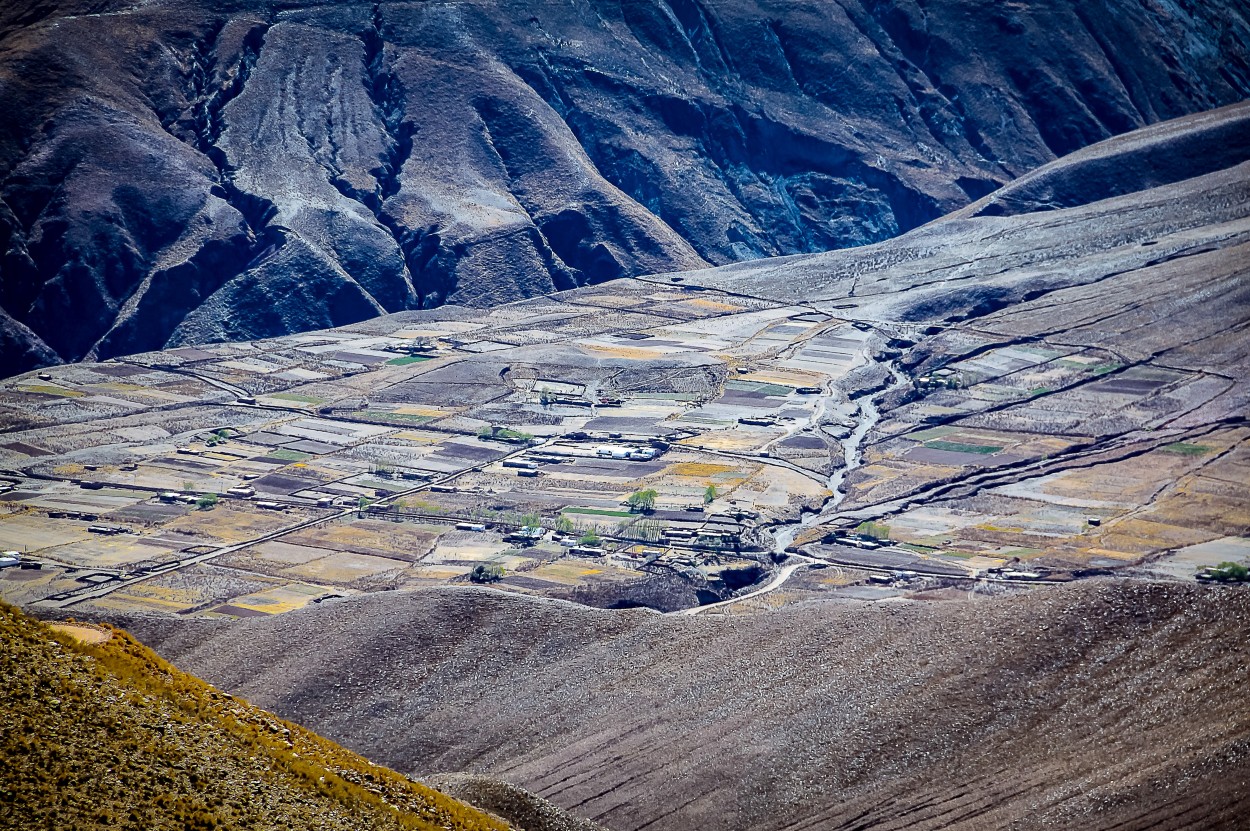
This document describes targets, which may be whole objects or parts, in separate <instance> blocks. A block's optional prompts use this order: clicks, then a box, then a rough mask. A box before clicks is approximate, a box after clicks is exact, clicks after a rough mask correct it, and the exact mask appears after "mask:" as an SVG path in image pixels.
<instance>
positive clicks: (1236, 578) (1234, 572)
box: [1207, 562, 1250, 583]
mask: <svg viewBox="0 0 1250 831" xmlns="http://www.w3.org/2000/svg"><path fill="white" fill-rule="evenodd" d="M1207 573H1208V574H1209V575H1211V579H1212V580H1215V581H1216V582H1218V583H1244V582H1246V580H1247V579H1250V569H1248V568H1246V567H1245V566H1243V565H1242V564H1241V563H1233V562H1223V563H1220V564H1219V565H1218V566H1215V567H1214V568H1212V569H1208V571H1207Z"/></svg>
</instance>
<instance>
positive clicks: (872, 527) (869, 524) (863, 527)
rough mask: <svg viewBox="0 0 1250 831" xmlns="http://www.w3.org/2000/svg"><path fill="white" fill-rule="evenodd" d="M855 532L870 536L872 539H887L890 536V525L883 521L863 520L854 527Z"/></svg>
mask: <svg viewBox="0 0 1250 831" xmlns="http://www.w3.org/2000/svg"><path fill="white" fill-rule="evenodd" d="M855 532H856V533H857V534H860V535H861V536H865V537H872V538H873V539H874V540H888V539H889V538H890V526H888V525H886V524H885V523H884V522H873V521H872V520H865V521H863V522H861V523H860V524H859V525H858V526H857V527H856V528H855Z"/></svg>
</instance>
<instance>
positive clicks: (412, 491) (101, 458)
mask: <svg viewBox="0 0 1250 831" xmlns="http://www.w3.org/2000/svg"><path fill="white" fill-rule="evenodd" d="M784 294H785V292H780V293H779V294H778V296H777V299H769V297H768V296H765V295H761V296H757V297H748V296H745V295H743V294H741V293H738V292H735V293H722V292H720V291H717V290H716V289H715V288H698V287H694V288H692V287H688V286H686V285H684V284H683V285H675V284H673V283H672V282H671V281H666V279H665V278H656V279H655V280H619V281H614V282H612V283H611V284H605V285H603V286H597V287H592V288H585V289H577V290H574V291H569V292H562V293H560V294H557V295H554V296H552V297H547V298H540V299H535V300H530V301H525V302H521V303H516V304H512V305H509V306H502V307H499V308H495V309H490V310H485V311H482V312H480V313H474V314H473V315H466V314H465V313H464V312H463V310H456V309H451V308H445V309H437V310H431V311H426V312H408V313H403V314H400V315H394V316H391V317H382V318H378V319H375V320H370V321H366V322H364V323H360V324H356V325H353V326H346V327H342V328H339V329H334V330H328V331H324V332H311V333H307V334H301V335H294V336H289V337H283V338H276V339H273V340H268V341H258V342H254V343H247V344H240V343H236V344H214V345H207V346H199V347H193V348H182V349H174V350H169V351H166V352H162V353H154V354H150V355H137V356H133V357H130V358H127V359H125V360H119V361H110V362H106V363H103V364H82V365H75V366H65V367H57V368H55V369H52V370H49V371H47V372H44V373H41V374H40V375H39V376H34V375H26V376H19V377H17V378H13V379H10V380H8V381H6V382H4V383H3V384H0V417H3V418H4V419H5V422H6V432H5V434H4V436H3V438H4V441H2V442H0V468H3V471H4V473H3V475H4V476H5V477H6V481H7V483H8V484H7V485H0V489H3V491H4V492H3V493H0V511H4V512H6V513H5V514H4V517H3V519H0V544H2V545H3V546H4V548H5V550H11V551H16V552H19V555H20V556H21V557H23V558H25V559H27V560H28V561H29V563H30V567H29V568H27V569H9V570H7V571H5V572H4V573H3V574H0V596H3V597H5V598H11V599H14V600H18V601H20V602H23V603H27V604H31V603H34V604H36V605H38V604H43V605H45V606H48V607H50V608H57V609H64V608H83V609H91V608H96V609H108V610H110V611H127V610H136V611H137V610H146V611H152V610H159V611H165V612H171V613H176V614H182V615H200V616H235V617H241V616H256V615H269V614H281V613H284V612H287V611H290V610H292V609H297V608H301V607H303V606H305V605H307V604H309V603H317V602H321V601H322V600H324V599H325V598H333V597H337V596H343V595H351V594H357V593H362V592H374V591H395V590H405V589H411V588H419V587H429V586H437V585H443V584H449V583H450V584H461V583H478V584H482V585H489V586H492V587H494V588H496V589H499V590H503V591H512V592H518V593H524V594H540V595H548V596H553V597H565V598H573V599H577V600H579V601H580V602H587V603H592V604H595V605H609V606H612V605H631V604H636V603H641V604H643V605H647V604H651V605H654V606H656V607H657V608H659V607H663V608H664V609H665V610H672V609H673V608H680V607H682V606H692V605H695V604H704V603H706V604H713V605H714V604H716V603H717V602H718V601H720V600H724V599H727V598H735V597H738V596H744V597H745V598H746V599H744V600H742V602H740V603H736V604H735V605H734V606H733V607H732V608H731V609H729V610H728V611H726V612H724V613H736V612H741V611H744V610H761V609H766V608H772V607H774V606H777V605H788V604H791V603H800V602H804V601H806V600H810V599H819V598H824V599H848V600H873V601H885V600H891V599H895V600H897V599H900V598H901V599H907V598H912V597H916V598H919V599H943V598H947V597H948V594H944V593H943V592H947V590H948V589H949V590H950V591H953V592H954V594H953V595H950V596H953V597H962V596H964V594H967V593H969V592H971V593H972V594H978V595H984V594H993V593H995V592H998V591H1006V590H1009V589H1010V585H1009V584H1010V582H1011V581H1010V579H1006V578H1002V577H1001V576H1002V575H1003V574H1007V575H1008V577H1010V575H1012V574H1023V575H1025V576H1024V577H1021V578H1019V579H1021V580H1024V579H1033V580H1037V579H1045V580H1069V579H1080V578H1081V577H1083V576H1088V575H1090V574H1120V575H1132V574H1143V575H1145V574H1154V575H1159V574H1163V575H1168V576H1170V577H1171V578H1173V579H1184V580H1192V579H1194V576H1195V574H1197V572H1198V571H1199V570H1200V569H1202V568H1206V567H1211V566H1216V565H1218V564H1219V563H1221V562H1227V561H1237V562H1240V561H1243V560H1245V559H1246V556H1247V555H1246V553H1245V551H1246V545H1244V544H1243V543H1244V541H1245V540H1246V539H1247V538H1248V535H1250V507H1248V506H1247V497H1246V493H1245V489H1244V487H1243V486H1241V483H1244V482H1245V481H1250V463H1248V462H1247V461H1246V455H1247V453H1248V452H1250V451H1248V450H1247V444H1248V441H1250V439H1248V437H1247V433H1248V431H1246V430H1245V428H1244V427H1238V426H1227V425H1226V424H1225V426H1219V425H1220V424H1224V422H1221V421H1220V419H1221V418H1224V417H1225V416H1224V415H1221V414H1227V413H1229V412H1232V411H1235V410H1236V409H1237V404H1236V402H1237V400H1238V399H1236V398H1235V397H1230V396H1231V395H1232V392H1233V390H1234V387H1235V383H1234V382H1233V381H1232V380H1230V379H1231V378H1233V377H1235V376H1234V373H1233V372H1232V371H1231V370H1229V371H1227V372H1224V373H1223V374H1220V373H1218V372H1214V373H1213V372H1211V371H1207V370H1204V369H1201V368H1199V367H1198V366H1197V365H1196V364H1195V363H1194V361H1193V360H1192V359H1182V358H1176V359H1175V360H1170V361H1168V362H1160V363H1153V362H1152V361H1151V360H1149V359H1147V358H1144V357H1141V354H1142V353H1140V352H1139V351H1138V352H1135V351H1133V350H1131V349H1127V348H1116V349H1112V348H1111V347H1109V346H1108V345H1104V344H1096V343H1094V342H1093V339H1087V340H1086V341H1083V340H1082V338H1080V337H1065V338H1049V337H1048V336H1046V335H1045V333H1039V334H1037V335H1036V336H1034V337H1031V338H1030V339H1029V340H1028V342H1024V343H1021V342H1017V341H1016V340H1015V339H1011V338H1006V337H1004V336H1003V335H1002V334H1000V330H1010V328H1011V326H1009V325H1008V324H1007V323H1005V322H1003V321H999V320H998V318H997V317H996V316H995V315H990V316H989V317H987V318H986V319H985V320H983V321H982V323H983V324H984V325H983V326H981V327H980V328H978V329H976V330H973V329H971V328H968V327H963V326H945V327H943V326H938V327H930V326H925V325H923V324H919V323H910V322H883V319H882V316H880V315H878V316H872V315H868V314H867V313H866V312H865V309H876V308H878V307H877V306H873V305H872V304H873V303H878V304H879V303H881V302H885V301H884V300H873V301H871V302H868V301H866V305H857V304H856V303H848V302H844V301H845V300H846V298H838V297H833V296H831V297H828V298H821V297H817V299H816V300H813V301H812V302H806V301H804V302H801V303H796V302H795V301H794V300H793V299H789V298H786V297H783V296H781V295H784ZM1123 302H1125V303H1127V302H1129V301H1128V298H1127V297H1126V298H1124V300H1123ZM1110 311H1111V312H1112V313H1114V312H1115V309H1114V308H1113V309H1111V310H1110ZM1027 313H1028V304H1024V305H1022V306H1017V307H1014V311H1013V312H1012V314H1013V315H1015V316H1017V317H1016V318H1013V319H1015V320H1017V321H1018V320H1023V319H1025V318H1022V317H1019V316H1021V315H1024V316H1026V317H1027ZM1003 314H1004V315H1006V314H1007V313H1006V312H1003ZM1029 325H1035V324H1029ZM1078 331H1079V327H1078ZM1125 331H1126V332H1127V331H1128V330H1127V329H1126V330H1125ZM1142 337H1143V339H1144V340H1145V339H1148V340H1150V344H1151V349H1152V350H1154V352H1159V350H1163V351H1167V349H1169V348H1179V347H1180V345H1181V344H1180V343H1179V342H1178V343H1175V344H1172V345H1171V346H1169V344H1168V343H1166V342H1164V341H1163V340H1161V338H1162V337H1163V336H1162V335H1161V334H1160V333H1158V332H1155V331H1150V332H1149V334H1148V335H1146V334H1143V335H1142ZM1122 346H1123V344H1122ZM1152 354H1153V353H1152ZM1160 354H1162V353H1160ZM1176 354H1178V355H1179V354H1180V353H1176ZM1220 354H1221V355H1223V356H1224V359H1226V360H1227V361H1228V362H1230V366H1232V365H1237V362H1238V361H1240V360H1241V358H1242V353H1241V352H1238V351H1236V350H1235V349H1232V348H1231V347H1230V348H1228V349H1225V350H1224V351H1223V352H1221V353H1220ZM1135 356H1136V357H1135ZM44 376H47V377H44ZM171 406H176V409H172V410H168V409H166V408H169V407H171ZM1230 408H1231V409H1230ZM92 526H105V529H104V530H103V531H101V530H99V529H97V530H94V531H93V530H91V528H92ZM1221 558H1226V559H1221ZM36 565H37V566H38V568H36V567H35V566H36ZM778 575H780V578H778ZM774 578H777V579H779V580H780V581H781V582H778V583H777V585H773V584H772V583H771V582H770V581H771V580H773V579H774ZM1000 578H1001V579H1000ZM987 580H989V581H990V582H989V583H987V582H986V581H987ZM744 581H745V582H744ZM995 581H997V582H995ZM782 583H784V585H782ZM752 586H754V587H755V588H752ZM757 590H758V594H756V591H757ZM961 593H963V594H961ZM655 598H661V599H660V600H656V599H655ZM718 610H719V607H718Z"/></svg>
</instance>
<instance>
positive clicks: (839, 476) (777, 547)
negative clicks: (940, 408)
mask: <svg viewBox="0 0 1250 831" xmlns="http://www.w3.org/2000/svg"><path fill="white" fill-rule="evenodd" d="M884 366H885V367H886V369H888V370H889V372H890V378H891V382H890V384H889V386H887V387H886V388H885V389H884V390H881V391H880V392H877V393H870V394H867V395H863V396H860V397H859V398H858V399H856V400H855V401H856V404H857V406H858V408H859V411H858V418H857V420H856V421H857V423H856V425H855V429H853V430H852V431H851V432H850V433H849V434H848V435H847V436H846V438H844V439H842V441H841V445H842V459H843V463H842V464H841V465H839V466H838V469H837V470H835V471H834V472H833V473H832V474H831V475H830V476H829V478H828V480H827V482H826V487H827V488H828V489H829V498H828V499H826V500H825V503H824V505H822V506H821V508H820V510H819V511H811V512H808V513H806V514H804V515H803V516H802V518H801V519H800V520H799V521H798V522H787V523H779V524H777V525H775V526H773V527H772V528H770V529H769V530H770V531H771V532H772V535H773V554H774V556H776V557H778V558H783V562H784V565H782V566H781V568H779V569H777V570H776V571H775V572H773V574H772V576H771V577H770V578H769V580H768V582H766V583H765V584H764V585H762V586H760V587H758V588H755V589H752V590H751V591H749V592H746V593H744V594H740V595H738V596H737V597H731V598H729V599H728V600H722V601H720V602H718V603H709V604H707V605H705V606H695V607H694V608H691V609H682V610H681V611H679V612H675V613H674V614H679V615H697V614H702V613H704V612H709V611H716V610H719V609H724V608H725V607H726V606H732V605H733V604H735V603H741V602H743V601H744V600H750V599H752V598H755V597H759V596H760V595H764V594H768V593H769V592H772V591H775V590H776V589H779V588H781V586H783V585H785V583H786V581H787V580H789V579H790V578H791V577H792V576H793V575H794V573H795V572H796V571H798V570H799V569H800V568H802V567H803V566H806V565H810V564H811V563H819V562H823V561H822V560H818V559H816V558H814V557H809V556H808V555H806V554H799V553H797V552H787V551H786V549H787V548H789V547H790V546H791V545H792V544H793V543H794V540H795V537H797V536H798V535H799V533H800V532H802V531H804V530H806V529H808V528H811V527H813V526H816V525H822V524H824V523H825V522H828V521H829V520H830V519H832V518H833V517H834V516H836V515H837V512H838V507H839V506H840V505H841V504H842V501H843V500H844V499H846V491H845V490H844V489H843V486H844V484H845V483H846V477H847V476H848V475H849V474H850V472H851V471H853V470H855V468H857V467H859V466H860V464H862V463H863V444H864V439H865V438H867V436H868V434H869V433H870V432H872V429H873V428H874V427H876V426H877V422H878V421H880V420H881V410H880V409H878V407H877V400H878V399H880V398H884V397H885V396H886V395H887V394H889V393H890V392H893V391H894V390H896V389H899V388H901V387H904V386H906V385H907V384H909V383H910V381H909V379H908V378H907V376H906V375H904V374H903V373H902V372H900V371H899V369H898V367H896V366H895V365H894V363H893V361H891V362H888V363H885V364H884ZM832 394H833V392H832V390H831V389H830V390H826V391H825V392H824V393H823V394H822V396H823V397H822V400H821V402H820V404H819V405H818V406H817V407H816V408H815V410H814V411H813V414H812V420H811V426H812V427H816V426H817V425H818V424H819V422H820V419H821V416H822V415H823V414H824V412H825V410H826V409H827V406H826V405H827V403H828V401H829V398H830V396H832Z"/></svg>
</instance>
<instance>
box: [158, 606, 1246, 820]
mask: <svg viewBox="0 0 1250 831" xmlns="http://www.w3.org/2000/svg"><path fill="white" fill-rule="evenodd" d="M1248 613H1250V593H1247V592H1245V591H1241V590H1235V589H1233V590H1220V589H1216V590H1210V589H1203V588H1198V587H1183V586H1179V585H1164V584H1144V583H1132V584H1129V583H1119V582H1110V581H1108V582H1101V583H1098V582H1096V583H1084V584H1080V585H1069V586H1064V587H1060V588H1053V589H1052V588H1047V589H1039V590H1037V591H1034V592H1031V593H1028V594H1025V595H1020V596H1015V597H1011V598H1002V599H996V600H992V601H984V602H977V603H947V602H928V603H922V602H913V603H898V604H875V605H866V606H864V605H856V606H843V605H830V604H822V605H810V606H806V607H802V606H800V607H791V608H787V609H784V610H781V611H777V612H774V613H770V614H763V615H758V616H750V617H744V618H731V619H711V618H699V617H695V618H689V617H683V618H674V617H663V616H660V615H657V614H654V613H648V612H605V611H597V610H591V609H587V608H582V607H577V606H573V605H569V604H565V603H560V602H554V601H538V600H533V599H526V598H522V597H516V596H507V595H502V594H498V593H494V592H489V591H484V590H439V591H428V592H418V593H416V594H403V595H389V596H388V595H373V596H369V597H367V598H362V599H359V600H352V601H345V602H340V603H334V604H326V605H324V606H322V607H319V608H317V609H310V610H308V611H304V612H296V613H292V614H288V615H283V616H281V617H278V618H271V619H250V620H246V621H240V622H236V623H211V622H206V621H185V622H171V621H156V620H153V621H149V622H146V623H145V622H142V621H137V622H134V623H133V625H134V626H135V627H136V628H137V630H138V631H140V632H141V634H142V635H143V636H144V637H146V638H147V639H148V640H149V642H151V643H153V644H154V645H156V647H157V648H158V649H159V650H160V651H161V652H162V653H163V654H164V655H166V656H167V657H169V658H171V659H172V660H175V661H177V662H179V663H180V664H181V665H183V666H185V667H187V668H188V669H189V670H192V671H195V672H197V673H200V674H202V675H203V676H204V677H206V678H208V679H211V680H212V681H213V682H215V683H217V684H220V685H221V686H222V687H224V688H226V689H229V690H232V691H234V692H237V693H239V694H241V695H246V696H249V697H251V698H253V699H254V700H256V701H257V702H259V703H260V704H262V705H264V706H267V707H271V708H273V709H274V710H275V711H276V712H279V713H281V714H283V715H284V716H286V717H288V718H291V719H294V720H296V721H299V722H301V723H303V724H307V725H309V726H311V727H313V728H315V729H318V730H320V731H323V732H324V733H325V734H326V735H328V736H331V737H333V738H335V739H336V740H338V741H341V742H343V743H345V744H346V745H348V746H350V747H352V748H355V749H356V750H358V751H361V752H364V753H366V754H369V755H370V756H371V757H372V758H375V759H376V760H378V761H379V762H382V763H385V764H389V765H392V766H394V767H396V768H398V769H400V770H404V771H411V772H419V773H427V772H432V771H442V770H461V769H467V770H474V771H486V772H490V773H492V774H496V775H500V776H502V777H504V778H506V779H509V780H511V781H514V782H516V783H517V784H520V785H522V786H524V787H526V788H529V789H531V790H534V791H536V792H537V793H539V794H541V795H543V796H545V797H547V798H549V799H551V800H553V801H554V802H556V803H557V804H560V805H562V806H566V807H569V808H572V809H573V810H574V812H575V813H578V814H580V815H583V816H586V817H589V818H593V819H596V820H598V821H601V822H603V823H604V824H606V825H608V826H610V827H612V828H617V829H638V828H649V829H674V830H676V829H689V828H707V829H741V828H774V829H783V828H785V829H799V828H821V829H831V828H873V829H887V828H911V829H928V828H969V829H971V828H986V829H988V828H1044V827H1047V828H1050V827H1068V828H1117V829H1127V828H1147V827H1149V828H1193V829H1198V828H1203V829H1208V828H1221V827H1222V828H1234V827H1244V824H1245V822H1246V820H1247V809H1246V807H1245V806H1246V799H1247V798H1248V797H1250V755H1248V751H1250V713H1248V712H1247V710H1246V708H1245V706H1244V692H1243V691H1244V688H1245V684H1246V682H1247V680H1248V679H1247V675H1248V674H1250V668H1248V667H1247V652H1246V650H1247V647H1246V636H1247V634H1248V632H1250V622H1248V621H1250V614H1248Z"/></svg>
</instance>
